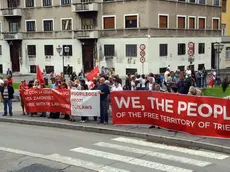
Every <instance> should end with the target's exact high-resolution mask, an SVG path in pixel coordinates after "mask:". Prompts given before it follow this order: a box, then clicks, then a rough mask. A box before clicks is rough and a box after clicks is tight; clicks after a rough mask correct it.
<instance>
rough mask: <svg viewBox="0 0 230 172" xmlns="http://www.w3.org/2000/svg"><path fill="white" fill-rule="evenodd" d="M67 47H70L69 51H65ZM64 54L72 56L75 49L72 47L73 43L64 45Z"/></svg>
mask: <svg viewBox="0 0 230 172" xmlns="http://www.w3.org/2000/svg"><path fill="white" fill-rule="evenodd" d="M65 47H69V52H65ZM62 48H63V55H64V56H72V55H73V49H72V45H63V46H62Z"/></svg>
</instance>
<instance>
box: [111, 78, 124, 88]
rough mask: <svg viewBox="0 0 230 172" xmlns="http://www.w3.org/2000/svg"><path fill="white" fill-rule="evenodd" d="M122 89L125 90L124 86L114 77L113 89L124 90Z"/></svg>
mask: <svg viewBox="0 0 230 172" xmlns="http://www.w3.org/2000/svg"><path fill="white" fill-rule="evenodd" d="M122 90H123V88H122V86H121V84H120V83H119V82H118V81H117V79H114V81H113V86H112V88H111V91H122Z"/></svg>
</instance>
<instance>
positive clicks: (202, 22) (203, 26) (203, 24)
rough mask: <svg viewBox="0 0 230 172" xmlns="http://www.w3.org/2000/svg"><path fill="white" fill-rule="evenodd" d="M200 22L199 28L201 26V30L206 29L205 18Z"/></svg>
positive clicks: (200, 19)
mask: <svg viewBox="0 0 230 172" xmlns="http://www.w3.org/2000/svg"><path fill="white" fill-rule="evenodd" d="M198 22H199V24H198V26H199V29H205V27H206V26H205V25H206V24H205V18H199V19H198Z"/></svg>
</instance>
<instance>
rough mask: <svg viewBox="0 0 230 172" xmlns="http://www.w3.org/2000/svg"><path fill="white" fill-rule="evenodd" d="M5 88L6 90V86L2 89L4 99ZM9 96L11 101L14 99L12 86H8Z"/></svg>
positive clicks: (0, 89)
mask: <svg viewBox="0 0 230 172" xmlns="http://www.w3.org/2000/svg"><path fill="white" fill-rule="evenodd" d="M4 88H5V87H4V86H3V87H1V88H0V91H1V94H2V98H3V92H4ZM8 94H9V99H13V98H14V88H13V87H12V86H8Z"/></svg>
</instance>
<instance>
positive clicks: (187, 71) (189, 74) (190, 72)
mask: <svg viewBox="0 0 230 172" xmlns="http://www.w3.org/2000/svg"><path fill="white" fill-rule="evenodd" d="M185 73H186V78H189V77H190V76H191V74H192V71H191V69H190V67H189V66H188V67H187V70H186V71H185Z"/></svg>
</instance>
